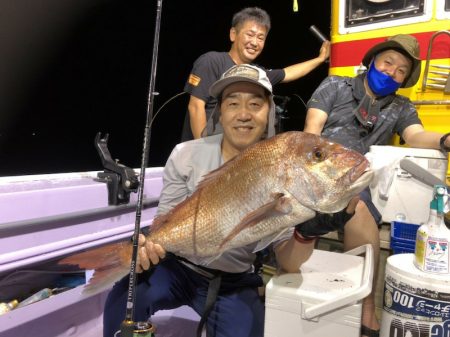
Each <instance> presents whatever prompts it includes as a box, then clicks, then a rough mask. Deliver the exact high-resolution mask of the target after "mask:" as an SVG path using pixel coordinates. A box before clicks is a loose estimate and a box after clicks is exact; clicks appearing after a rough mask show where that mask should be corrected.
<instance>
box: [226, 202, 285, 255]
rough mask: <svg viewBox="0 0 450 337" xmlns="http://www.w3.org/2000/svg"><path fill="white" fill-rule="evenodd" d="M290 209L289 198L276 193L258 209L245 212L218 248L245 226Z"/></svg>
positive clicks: (253, 224)
mask: <svg viewBox="0 0 450 337" xmlns="http://www.w3.org/2000/svg"><path fill="white" fill-rule="evenodd" d="M291 210H292V205H291V203H290V202H289V198H286V197H284V194H283V193H276V194H274V196H273V200H271V201H270V202H268V203H266V204H264V205H262V206H261V207H259V208H258V209H256V210H254V211H253V212H250V213H249V214H247V215H246V216H245V217H244V218H243V219H242V220H241V222H239V223H238V224H237V225H236V227H234V228H233V230H232V231H231V232H230V233H229V234H228V235H227V237H226V238H225V239H224V240H223V241H222V243H221V245H220V248H222V247H223V246H225V245H226V244H227V243H228V242H230V241H231V240H232V239H233V238H234V237H235V236H236V235H238V234H239V233H240V232H241V231H243V230H244V229H245V228H249V227H252V226H255V225H256V224H257V223H259V222H261V221H262V220H265V219H267V218H271V217H274V216H279V215H286V214H288V213H290V212H291Z"/></svg>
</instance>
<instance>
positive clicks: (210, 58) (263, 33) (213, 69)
mask: <svg viewBox="0 0 450 337" xmlns="http://www.w3.org/2000/svg"><path fill="white" fill-rule="evenodd" d="M269 30H270V17H269V15H268V14H267V12H266V11H264V10H263V9H261V8H258V7H249V8H244V9H242V10H241V11H239V12H238V13H236V14H234V16H233V19H232V22H231V29H230V41H231V49H230V51H229V52H215V51H211V52H208V53H206V54H203V55H201V56H200V57H199V58H198V59H197V60H196V61H195V62H194V66H193V68H192V71H191V74H190V75H189V78H188V80H187V82H186V85H185V87H184V91H185V92H187V93H189V94H190V95H191V96H190V99H189V104H188V115H187V116H186V119H185V123H184V126H183V135H182V140H183V141H184V140H189V139H192V138H195V139H196V138H200V136H201V133H202V131H203V129H204V128H205V126H206V122H207V120H208V118H209V116H210V114H211V111H212V109H213V108H214V106H215V104H216V102H217V100H216V99H215V98H214V97H212V96H211V95H210V94H209V92H208V90H209V87H210V86H211V85H212V84H213V83H214V82H215V81H217V80H218V79H219V78H220V76H221V75H222V74H223V73H224V72H225V71H226V70H227V69H229V68H231V67H232V66H234V65H239V64H244V63H249V64H250V63H253V62H254V61H255V59H256V58H257V57H258V56H259V55H260V54H261V52H262V51H263V48H264V44H265V42H266V38H267V35H268V34H269ZM329 56H330V42H329V41H325V42H323V44H322V47H321V48H320V53H319V56H318V57H316V58H314V59H311V60H308V61H305V62H302V63H297V64H294V65H292V66H289V67H286V68H284V69H274V70H268V71H267V76H268V77H269V80H270V82H271V84H272V85H275V84H277V83H280V82H282V83H284V82H291V81H294V80H296V79H298V78H300V77H302V76H305V75H306V74H308V73H309V72H310V71H312V70H313V69H315V68H316V67H318V66H319V65H320V64H322V63H323V62H325V60H326V59H327V58H328V57H329Z"/></svg>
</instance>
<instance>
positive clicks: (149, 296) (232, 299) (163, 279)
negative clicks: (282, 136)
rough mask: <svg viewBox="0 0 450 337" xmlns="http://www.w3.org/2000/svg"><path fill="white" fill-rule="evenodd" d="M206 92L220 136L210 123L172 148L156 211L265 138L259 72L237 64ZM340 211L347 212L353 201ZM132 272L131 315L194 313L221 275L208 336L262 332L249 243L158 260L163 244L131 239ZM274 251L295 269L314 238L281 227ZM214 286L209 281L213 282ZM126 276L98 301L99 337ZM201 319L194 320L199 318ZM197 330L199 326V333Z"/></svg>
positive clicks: (269, 111) (267, 105)
mask: <svg viewBox="0 0 450 337" xmlns="http://www.w3.org/2000/svg"><path fill="white" fill-rule="evenodd" d="M211 95H212V96H214V97H216V98H217V99H218V100H219V102H220V103H218V107H220V109H218V110H216V111H217V112H218V113H219V114H220V123H221V125H222V129H223V134H222V133H219V134H215V133H216V132H215V131H216V130H214V129H213V128H214V126H215V124H210V125H211V127H212V129H210V130H208V134H214V135H212V136H208V137H205V138H200V139H196V140H192V141H189V142H184V143H181V144H179V145H177V146H176V147H175V149H174V150H173V152H172V154H171V155H170V157H169V159H168V160H167V164H166V166H165V168H164V176H163V183H164V185H163V189H162V192H161V197H160V201H159V206H158V214H166V213H167V212H169V211H170V210H171V209H172V208H173V207H175V206H176V205H177V204H178V203H180V202H181V201H183V200H185V199H186V198H187V197H188V196H190V195H191V194H192V193H194V191H195V190H196V188H197V184H198V183H199V181H200V180H201V179H202V177H203V176H204V175H205V174H207V173H208V172H210V171H212V170H215V169H217V168H218V167H219V166H221V165H222V164H224V163H225V162H227V161H228V160H230V159H232V158H233V157H235V156H236V155H237V154H239V153H240V152H242V151H243V150H245V149H246V148H247V147H249V146H250V145H252V144H255V143H256V142H258V141H259V140H260V139H262V138H264V137H265V135H271V134H273V133H274V125H273V123H269V121H273V119H274V118H273V116H274V114H275V104H274V102H273V96H272V86H271V84H270V81H269V79H268V78H267V76H266V73H265V72H264V71H263V70H262V69H260V68H258V67H255V66H252V65H247V64H242V65H238V66H234V67H232V68H231V69H229V70H228V71H227V72H226V73H225V74H224V75H223V77H222V79H221V80H219V81H217V82H215V83H214V84H213V86H212V87H211ZM355 201H356V200H355ZM355 201H352V202H350V204H349V206H348V207H347V211H345V210H344V211H342V212H341V213H345V212H350V213H352V212H353V211H354V207H355V205H356V202H355ZM139 243H140V248H139V266H138V270H142V269H144V270H147V269H149V267H150V264H152V265H156V264H157V267H155V268H153V269H152V270H150V271H147V272H144V273H142V274H141V275H139V277H138V279H137V288H136V291H137V294H136V303H135V304H136V307H135V319H136V320H137V321H145V320H147V319H148V318H149V316H151V315H153V314H154V313H155V312H156V311H158V310H163V309H172V308H176V307H179V306H181V305H188V306H190V307H192V308H193V309H194V310H195V311H196V312H197V313H199V314H200V315H202V314H203V313H204V312H205V311H206V312H207V313H208V309H207V308H208V306H206V305H205V302H206V299H207V298H209V292H210V289H211V288H210V285H212V284H213V281H212V280H216V277H217V275H221V282H220V283H219V284H220V288H219V289H217V288H216V290H217V291H218V293H216V294H217V299H216V301H215V302H214V303H212V306H210V307H209V308H210V309H211V311H210V313H209V315H207V316H206V317H207V321H206V322H207V324H206V326H207V335H208V336H210V337H262V336H263V330H264V303H263V302H262V301H261V299H260V298H259V295H258V287H260V286H261V285H262V284H263V283H262V279H261V277H260V276H259V275H257V274H256V273H255V272H254V270H253V262H254V259H255V253H253V251H254V249H255V247H256V245H257V243H254V244H251V245H248V246H244V247H240V248H234V249H230V250H229V251H226V252H225V253H223V254H222V255H221V256H220V257H218V258H217V259H216V260H214V261H212V262H211V261H209V260H208V259H205V258H197V259H195V261H194V260H187V259H186V258H183V257H181V258H182V259H178V258H174V257H167V258H165V259H164V260H161V259H162V258H164V257H165V255H166V252H165V250H164V247H162V246H160V245H159V244H153V243H152V242H150V241H146V239H145V237H144V236H143V235H141V236H140V238H139ZM273 247H274V252H275V254H276V257H277V261H278V264H279V266H280V268H281V269H283V270H285V271H288V272H298V270H299V267H300V265H301V264H302V263H303V262H304V261H306V260H307V259H308V258H309V256H310V255H311V253H312V250H313V247H314V240H304V239H302V237H301V236H300V235H299V234H298V233H297V234H296V233H295V232H294V229H293V228H292V229H289V230H288V231H287V232H286V233H284V234H283V235H282V236H281V237H279V238H278V239H277V240H276V241H275V242H274V243H273ZM214 283H215V282H214ZM127 291H128V279H127V278H124V279H122V280H121V281H119V282H118V283H117V284H116V285H115V286H114V287H113V289H112V290H111V292H110V294H109V295H108V299H107V301H106V304H105V311H104V324H103V326H104V337H113V336H114V334H115V332H116V331H117V330H119V326H120V323H121V322H122V321H123V319H124V310H123V308H124V307H125V304H126V300H127ZM206 317H202V320H203V319H206ZM200 332H201V331H200Z"/></svg>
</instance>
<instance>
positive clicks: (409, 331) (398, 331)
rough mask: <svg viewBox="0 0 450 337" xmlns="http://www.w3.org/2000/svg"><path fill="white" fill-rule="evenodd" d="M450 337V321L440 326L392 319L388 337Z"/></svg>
mask: <svg viewBox="0 0 450 337" xmlns="http://www.w3.org/2000/svg"><path fill="white" fill-rule="evenodd" d="M408 336H409V337H450V320H448V321H445V322H444V323H442V324H432V325H429V324H422V323H420V322H417V321H413V322H411V321H403V320H401V319H398V318H394V319H393V320H392V321H391V324H390V328H389V337H408Z"/></svg>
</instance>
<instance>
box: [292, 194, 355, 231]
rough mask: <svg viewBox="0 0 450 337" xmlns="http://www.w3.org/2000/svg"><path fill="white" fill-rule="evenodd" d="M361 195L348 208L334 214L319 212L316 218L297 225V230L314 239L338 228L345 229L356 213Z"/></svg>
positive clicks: (353, 199)
mask: <svg viewBox="0 0 450 337" xmlns="http://www.w3.org/2000/svg"><path fill="white" fill-rule="evenodd" d="M358 201H359V197H358V196H356V197H353V198H352V199H351V200H350V202H349V203H348V205H347V208H346V209H344V210H342V211H340V212H337V213H333V214H317V215H316V216H315V217H314V218H312V219H310V220H308V221H305V222H303V223H301V224H298V225H297V226H295V230H296V231H297V232H298V233H299V234H300V235H301V236H302V237H303V238H305V239H312V238H314V237H317V236H321V235H325V234H327V233H329V232H333V231H335V230H338V229H343V228H344V225H345V224H346V223H347V222H348V221H349V220H350V219H351V218H352V216H353V215H354V214H355V209H356V205H357V204H358Z"/></svg>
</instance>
